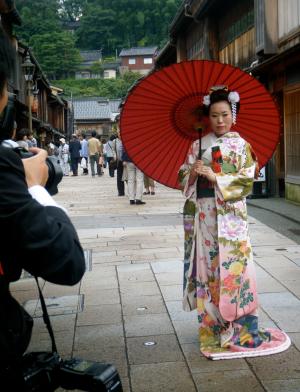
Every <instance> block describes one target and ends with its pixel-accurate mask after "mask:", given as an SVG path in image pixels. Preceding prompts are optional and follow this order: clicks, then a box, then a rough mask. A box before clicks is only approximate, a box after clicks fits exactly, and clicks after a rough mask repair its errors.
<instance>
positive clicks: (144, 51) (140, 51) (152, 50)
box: [119, 46, 157, 57]
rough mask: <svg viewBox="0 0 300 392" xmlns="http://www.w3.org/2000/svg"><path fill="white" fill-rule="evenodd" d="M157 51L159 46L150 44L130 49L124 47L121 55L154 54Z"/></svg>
mask: <svg viewBox="0 0 300 392" xmlns="http://www.w3.org/2000/svg"><path fill="white" fill-rule="evenodd" d="M156 51H157V46H150V47H145V48H142V47H140V48H130V49H122V50H121V53H120V54H119V57H123V56H146V55H149V56H153V55H154V53H155V52H156Z"/></svg>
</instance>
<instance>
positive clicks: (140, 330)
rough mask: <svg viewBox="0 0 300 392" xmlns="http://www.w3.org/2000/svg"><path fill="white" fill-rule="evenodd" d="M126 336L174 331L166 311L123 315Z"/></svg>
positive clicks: (163, 333) (162, 333)
mask: <svg viewBox="0 0 300 392" xmlns="http://www.w3.org/2000/svg"><path fill="white" fill-rule="evenodd" d="M124 321H125V333H126V336H127V337H134V336H151V335H167V334H172V333H174V329H173V327H172V324H171V322H170V319H169V317H168V315H167V314H166V313H161V314H145V315H137V316H136V315H133V316H124Z"/></svg>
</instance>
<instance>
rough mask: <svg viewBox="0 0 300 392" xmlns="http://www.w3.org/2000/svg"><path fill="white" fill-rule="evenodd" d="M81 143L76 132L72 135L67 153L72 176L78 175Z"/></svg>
mask: <svg viewBox="0 0 300 392" xmlns="http://www.w3.org/2000/svg"><path fill="white" fill-rule="evenodd" d="M80 150H81V144H80V141H79V140H78V137H77V135H76V134H73V135H72V140H71V141H70V145H69V153H70V158H71V170H72V172H73V174H72V176H78V165H79V161H80Z"/></svg>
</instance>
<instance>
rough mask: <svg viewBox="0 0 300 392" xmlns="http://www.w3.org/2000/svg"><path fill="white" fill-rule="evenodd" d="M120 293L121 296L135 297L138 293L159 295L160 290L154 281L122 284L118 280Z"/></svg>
mask: <svg viewBox="0 0 300 392" xmlns="http://www.w3.org/2000/svg"><path fill="white" fill-rule="evenodd" d="M120 293H121V296H122V298H123V297H137V296H140V295H144V296H147V295H159V294H160V291H159V288H158V286H157V283H156V282H136V283H129V282H126V284H124V282H123V281H120Z"/></svg>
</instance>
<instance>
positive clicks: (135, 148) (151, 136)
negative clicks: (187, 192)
mask: <svg viewBox="0 0 300 392" xmlns="http://www.w3.org/2000/svg"><path fill="white" fill-rule="evenodd" d="M215 85H226V86H228V88H229V90H234V91H237V92H238V93H239V94H240V102H241V107H240V112H239V114H238V116H237V124H236V125H235V126H233V127H232V129H234V130H236V131H238V132H239V133H240V135H241V136H242V137H244V138H245V139H246V140H247V141H248V142H249V143H250V144H251V145H252V147H253V149H254V151H255V153H256V155H257V156H258V160H259V164H260V167H263V166H264V165H265V164H266V163H267V161H268V160H269V159H270V158H271V156H272V154H273V152H274V150H275V148H276V145H277V143H278V140H279V131H280V119H279V114H278V110H277V107H276V104H275V102H274V101H273V98H272V97H271V95H270V93H269V92H268V91H267V90H266V89H265V88H264V86H263V85H262V84H261V83H260V82H258V81H257V80H256V79H254V78H253V77H252V76H251V75H249V74H248V73H246V72H244V71H242V70H240V69H239V68H236V67H233V66H231V65H228V64H222V63H218V62H215V61H208V60H194V61H184V62H182V63H178V64H173V65H171V66H169V67H166V68H163V69H162V70H160V71H156V72H154V73H152V74H150V75H149V76H147V77H145V78H144V79H142V80H141V81H139V82H138V83H137V84H136V85H135V86H134V87H133V88H132V90H131V91H130V92H129V94H128V96H127V99H126V101H125V104H124V107H123V110H122V115H121V136H122V141H123V144H124V147H125V149H126V151H127V153H128V155H129V156H130V157H131V159H132V160H133V162H134V163H135V164H136V165H137V166H138V167H139V168H140V169H141V170H142V171H143V172H144V173H145V174H146V175H147V176H149V177H151V178H153V179H154V180H156V181H158V182H160V183H162V184H164V185H167V186H169V187H172V188H178V183H177V172H178V170H179V167H180V166H181V165H182V163H183V162H184V160H185V157H186V154H187V151H188V149H189V147H190V145H191V143H192V141H193V140H195V139H197V138H199V129H200V128H202V129H206V131H207V127H206V126H205V123H204V121H205V120H204V119H203V117H202V118H201V114H200V112H201V109H200V108H201V106H202V98H203V95H206V94H207V93H208V91H209V88H210V87H211V86H215Z"/></svg>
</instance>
